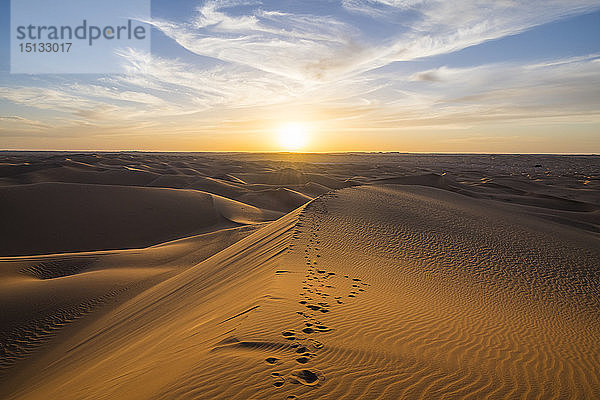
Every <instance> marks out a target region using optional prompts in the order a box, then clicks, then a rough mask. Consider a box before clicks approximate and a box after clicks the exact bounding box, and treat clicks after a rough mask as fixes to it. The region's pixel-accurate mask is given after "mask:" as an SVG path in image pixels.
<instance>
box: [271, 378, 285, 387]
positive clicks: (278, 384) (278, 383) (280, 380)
mask: <svg viewBox="0 0 600 400" xmlns="http://www.w3.org/2000/svg"><path fill="white" fill-rule="evenodd" d="M284 383H285V379H283V378H282V377H278V378H277V379H275V382H273V386H275V387H282V386H283V384H284Z"/></svg>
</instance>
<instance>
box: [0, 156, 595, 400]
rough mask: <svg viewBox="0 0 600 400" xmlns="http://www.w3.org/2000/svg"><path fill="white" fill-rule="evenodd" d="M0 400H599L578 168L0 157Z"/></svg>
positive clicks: (585, 177) (420, 161)
mask: <svg viewBox="0 0 600 400" xmlns="http://www.w3.org/2000/svg"><path fill="white" fill-rule="evenodd" d="M0 221H2V223H1V224H0V238H1V240H0V398H2V399H244V400H246V399H332V400H333V399H335V400H338V399H404V398H406V399H413V398H414V399H416V398H421V399H438V398H439V399H455V398H461V399H462V398H471V399H513V398H519V399H554V398H556V399H570V398H573V399H593V398H599V397H600V372H599V371H600V157H598V156H550V155H548V156H543V155H536V156H533V155H532V156H527V155H521V156H519V155H416V154H399V153H385V154H375V153H373V154H371V153H369V154H363V153H356V154H354V153H346V154H285V153H282V154H276V153H274V154H250V153H136V152H133V153H58V152H57V153H35V152H0Z"/></svg>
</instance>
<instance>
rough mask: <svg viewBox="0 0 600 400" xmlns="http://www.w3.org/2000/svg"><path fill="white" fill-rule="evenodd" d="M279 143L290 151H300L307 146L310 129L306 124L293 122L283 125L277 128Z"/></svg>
mask: <svg viewBox="0 0 600 400" xmlns="http://www.w3.org/2000/svg"><path fill="white" fill-rule="evenodd" d="M277 135H278V138H279V145H280V146H281V147H282V148H283V149H285V150H288V151H298V150H300V149H302V148H303V147H304V146H306V143H307V141H308V129H307V128H306V126H305V125H303V124H300V123H297V122H292V123H288V124H285V125H282V126H281V127H280V128H279V129H278V130H277Z"/></svg>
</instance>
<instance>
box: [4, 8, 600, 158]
mask: <svg viewBox="0 0 600 400" xmlns="http://www.w3.org/2000/svg"><path fill="white" fill-rule="evenodd" d="M9 11H10V5H9V2H8V1H6V0H2V1H1V2H0V52H1V53H2V57H1V58H0V59H1V61H0V143H1V145H0V147H1V148H15V149H70V150H75V149H80V150H84V149H94V150H101V149H106V150H110V149H137V150H173V151H184V150H190V151H193V150H240V151H248V150H250V151H252V150H257V151H258V150H278V147H277V142H276V140H274V139H273V138H274V135H276V132H277V130H278V127H279V126H282V125H285V124H286V123H289V122H298V123H302V124H303V125H304V126H306V127H307V131H308V132H309V136H310V140H308V144H307V147H306V148H305V149H304V150H307V151H357V150H364V151H372V150H389V151H392V150H397V151H416V152H513V153H515V152H516V153H519V152H527V153H539V152H543V153H563V152H566V153H593V152H595V153H600V1H591V0H568V1H567V0H560V1H559V0H545V1H536V0H532V1H518V0H505V1H474V0H457V1H453V2H447V1H442V0H336V1H334V0H311V1H236V0H225V1H198V0H195V1H189V0H185V1H179V2H173V1H167V0H154V1H152V20H151V21H149V22H150V23H151V24H152V25H153V32H152V52H151V53H150V54H148V53H141V52H139V51H133V50H132V51H130V52H124V53H123V54H122V61H123V64H124V65H126V66H127V70H128V71H129V72H128V73H126V74H112V75H111V74H105V75H98V74H94V75H92V74H79V75H66V74H65V75H19V74H10V73H9V70H10V68H9V67H10V64H9V34H10V31H9V20H10V18H9V15H10V14H9Z"/></svg>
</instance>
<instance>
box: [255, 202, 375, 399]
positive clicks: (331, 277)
mask: <svg viewBox="0 0 600 400" xmlns="http://www.w3.org/2000/svg"><path fill="white" fill-rule="evenodd" d="M313 206H314V207H315V209H316V211H317V212H316V213H314V214H313V215H316V216H317V217H318V218H319V219H320V215H322V214H326V213H327V206H326V204H325V203H324V202H323V201H319V202H314V203H313ZM303 216H305V215H303ZM303 222H304V221H303V220H302V219H301V220H300V221H299V222H298V224H297V226H299V227H302V226H303ZM310 222H311V223H312V225H313V229H312V231H311V235H310V238H309V241H308V244H307V246H306V249H305V250H304V252H305V254H304V258H305V260H306V275H305V279H304V280H303V281H302V285H303V286H302V291H301V293H300V300H299V301H298V303H299V304H301V305H303V306H304V307H305V308H306V309H303V310H302V311H297V314H298V315H300V316H302V318H303V320H304V321H303V324H304V325H303V326H302V327H301V328H299V329H288V330H285V331H283V332H281V335H282V336H283V337H284V339H287V340H289V341H291V342H293V343H291V344H290V345H289V349H290V350H293V353H292V354H293V356H294V357H295V361H296V362H297V363H298V364H300V365H306V364H309V363H310V361H311V360H312V359H313V358H315V357H317V355H318V351H319V350H321V349H322V348H324V347H325V344H324V343H323V342H322V341H320V340H317V339H316V338H315V336H319V335H320V334H323V333H327V332H331V331H333V330H334V329H333V328H332V327H330V326H328V325H326V324H325V323H324V322H322V320H321V318H323V317H325V316H326V315H327V313H329V312H331V311H332V309H333V308H335V306H336V305H339V304H344V302H345V301H351V300H352V299H353V298H356V296H358V295H359V294H360V293H361V292H364V291H365V290H366V288H367V286H369V284H368V283H365V282H363V281H362V280H361V279H359V278H353V277H350V276H348V275H343V276H341V275H338V274H337V273H336V272H333V271H329V270H327V269H326V268H323V267H320V264H319V261H318V260H319V258H320V257H321V255H320V254H319V245H320V241H319V229H320V227H319V220H318V219H317V220H313V221H310ZM299 233H300V231H299V230H297V231H296V234H299ZM294 237H298V236H296V235H294ZM340 287H346V288H348V287H349V291H346V292H345V293H344V295H339V294H340V292H341V291H342V290H341V289H340ZM333 294H338V295H337V296H334V295H333ZM265 361H266V362H267V363H268V364H271V365H276V364H278V363H279V362H280V361H281V360H280V359H278V358H276V357H268V358H267V359H266V360H265ZM271 376H272V378H273V385H274V386H276V387H282V386H283V385H285V383H286V382H289V383H293V384H298V383H300V384H303V385H307V386H315V385H318V383H319V382H320V381H322V380H324V377H323V375H322V374H321V373H320V372H318V371H316V370H311V369H307V368H300V369H296V370H294V371H292V372H291V374H290V375H289V376H283V375H282V374H281V373H280V372H272V373H271ZM295 398H296V396H293V395H292V396H288V399H295Z"/></svg>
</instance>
